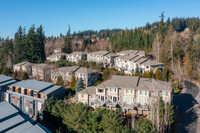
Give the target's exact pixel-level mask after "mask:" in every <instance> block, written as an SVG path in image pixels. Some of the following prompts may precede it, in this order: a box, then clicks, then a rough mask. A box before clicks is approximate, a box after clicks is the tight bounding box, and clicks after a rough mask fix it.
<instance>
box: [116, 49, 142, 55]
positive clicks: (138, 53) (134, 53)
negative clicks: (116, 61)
mask: <svg viewBox="0 0 200 133" xmlns="http://www.w3.org/2000/svg"><path fill="white" fill-rule="evenodd" d="M116 54H118V55H120V56H124V55H130V54H132V55H140V56H145V52H144V51H140V50H124V51H120V52H118V53H116Z"/></svg>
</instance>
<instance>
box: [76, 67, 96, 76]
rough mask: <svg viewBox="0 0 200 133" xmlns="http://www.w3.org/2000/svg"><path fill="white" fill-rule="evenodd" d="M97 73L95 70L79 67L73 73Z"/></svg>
mask: <svg viewBox="0 0 200 133" xmlns="http://www.w3.org/2000/svg"><path fill="white" fill-rule="evenodd" d="M96 72H98V71H97V70H95V69H91V68H86V67H80V68H79V69H78V70H77V71H76V72H75V73H86V74H88V73H96Z"/></svg>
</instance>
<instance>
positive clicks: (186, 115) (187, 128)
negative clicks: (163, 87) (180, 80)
mask: <svg viewBox="0 0 200 133" xmlns="http://www.w3.org/2000/svg"><path fill="white" fill-rule="evenodd" d="M184 83H185V87H186V88H187V89H186V91H185V92H184V93H180V94H178V95H175V96H174V98H173V104H174V105H175V106H176V107H178V111H177V113H178V114H176V116H178V121H179V122H178V123H179V132H180V133H198V132H196V124H197V115H196V112H195V110H194V108H193V107H194V105H196V104H197V101H196V100H195V97H196V96H197V95H198V93H199V88H198V87H197V86H196V85H195V84H194V83H191V82H188V81H185V82H184Z"/></svg>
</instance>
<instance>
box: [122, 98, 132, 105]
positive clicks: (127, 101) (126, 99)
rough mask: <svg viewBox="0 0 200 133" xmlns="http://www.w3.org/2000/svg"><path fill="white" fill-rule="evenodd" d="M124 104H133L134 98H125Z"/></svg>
mask: <svg viewBox="0 0 200 133" xmlns="http://www.w3.org/2000/svg"><path fill="white" fill-rule="evenodd" d="M124 102H126V104H132V103H133V98H132V97H124Z"/></svg>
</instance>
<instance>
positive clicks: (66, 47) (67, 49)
mask: <svg viewBox="0 0 200 133" xmlns="http://www.w3.org/2000/svg"><path fill="white" fill-rule="evenodd" d="M62 52H64V53H67V54H70V53H71V52H72V46H71V37H70V26H69V28H68V32H67V35H66V37H65V44H64V47H63V49H62Z"/></svg>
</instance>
